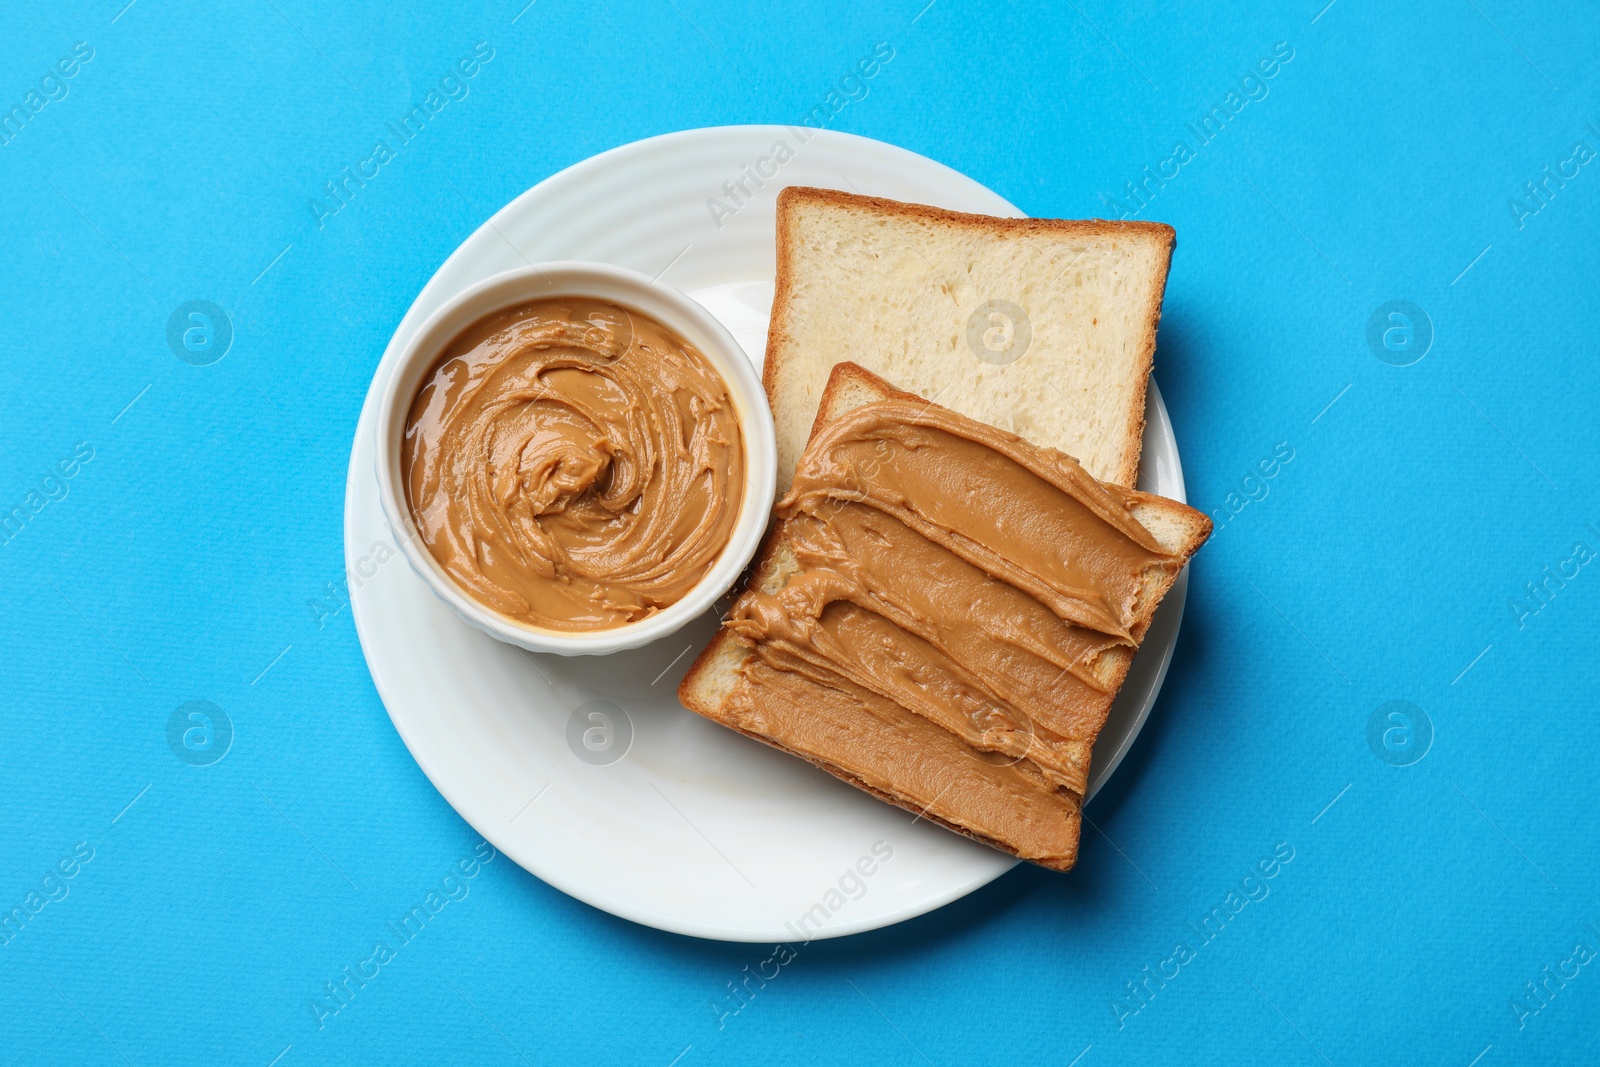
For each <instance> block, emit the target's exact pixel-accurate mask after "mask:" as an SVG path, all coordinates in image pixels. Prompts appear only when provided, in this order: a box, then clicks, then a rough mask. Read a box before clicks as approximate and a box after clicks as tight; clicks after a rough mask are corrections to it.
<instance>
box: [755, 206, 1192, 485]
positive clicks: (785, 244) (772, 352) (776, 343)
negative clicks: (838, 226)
mask: <svg viewBox="0 0 1600 1067" xmlns="http://www.w3.org/2000/svg"><path fill="white" fill-rule="evenodd" d="M804 202H809V203H813V204H831V205H834V206H839V207H856V208H867V209H870V210H873V211H878V212H881V213H883V214H887V215H900V216H903V217H909V218H920V219H929V220H932V221H935V222H945V223H951V224H953V225H958V226H967V227H971V228H974V229H984V230H991V231H1008V232H1020V233H1067V234H1081V235H1086V236H1114V235H1118V234H1123V235H1129V236H1142V237H1146V238H1155V239H1156V240H1157V241H1158V242H1159V247H1160V255H1161V281H1160V283H1159V284H1158V285H1156V287H1155V289H1154V291H1152V292H1151V294H1150V305H1149V306H1148V307H1147V308H1146V309H1145V313H1144V314H1145V318H1147V319H1148V320H1149V323H1150V330H1149V341H1148V343H1147V344H1146V345H1145V350H1144V351H1143V352H1141V353H1139V354H1138V360H1139V363H1140V364H1141V373H1140V374H1139V376H1138V383H1137V384H1136V385H1135V386H1134V390H1133V397H1132V409H1131V410H1130V411H1129V412H1128V423H1127V425H1128V428H1129V429H1130V430H1131V431H1132V436H1131V440H1133V441H1134V447H1133V449H1132V450H1131V451H1130V453H1129V455H1128V456H1127V457H1126V458H1125V459H1124V460H1123V464H1122V469H1120V470H1118V471H1117V472H1116V477H1114V478H1111V479H1109V481H1111V482H1113V483H1114V484H1116V485H1121V486H1123V487H1125V488H1128V489H1132V488H1133V486H1134V484H1135V483H1136V482H1138V480H1139V462H1140V458H1141V456H1142V454H1143V452H1144V424H1145V418H1144V406H1145V393H1146V392H1147V391H1148V389H1149V382H1150V371H1151V368H1152V367H1153V366H1154V365H1155V353H1156V333H1157V331H1158V330H1159V328H1160V325H1161V306H1162V302H1163V301H1164V300H1165V298H1166V292H1167V278H1168V276H1169V275H1170V274H1171V273H1172V251H1173V249H1174V248H1175V247H1176V246H1177V242H1178V232H1177V231H1176V230H1174V229H1173V228H1172V227H1171V226H1169V225H1168V224H1167V223H1164V222H1147V221H1144V220H1139V219H1035V218H1026V217H1024V218H1007V217H1005V216H1001V215H977V214H973V213H971V212H966V211H951V210H949V209H948V208H942V207H934V206H932V205H931V204H912V203H906V202H902V201H899V200H887V199H885V198H883V197H878V196H864V195H862V194H859V193H847V192H844V191H843V190H840V189H821V188H817V187H816V186H809V185H791V186H788V187H786V188H784V189H782V190H780V191H779V193H778V207H777V215H778V222H777V235H778V236H777V269H776V273H775V275H774V283H773V295H772V318H771V321H770V323H769V325H768V327H767V351H766V359H765V361H764V363H763V367H762V371H761V384H762V387H763V388H764V389H765V390H766V393H767V403H769V404H770V405H772V407H773V408H774V409H776V408H777V406H778V382H777V368H778V363H779V360H778V358H777V355H778V352H779V351H780V349H782V348H783V347H784V346H785V345H787V344H788V343H789V290H790V289H791V288H792V286H793V278H792V276H791V274H790V271H789V246H790V243H791V241H792V239H793V236H792V232H791V230H792V225H793V222H792V219H793V214H792V213H793V210H794V208H795V207H797V206H799V205H800V204H801V203H804ZM835 366H838V364H835ZM862 369H863V370H865V368H862ZM867 373H869V374H870V373H871V372H870V371H867ZM824 396H826V394H825V393H824ZM817 410H818V412H821V411H823V410H826V408H825V404H824V403H823V402H819V403H818V406H817ZM815 430H816V425H815V423H813V424H812V431H813V432H815Z"/></svg>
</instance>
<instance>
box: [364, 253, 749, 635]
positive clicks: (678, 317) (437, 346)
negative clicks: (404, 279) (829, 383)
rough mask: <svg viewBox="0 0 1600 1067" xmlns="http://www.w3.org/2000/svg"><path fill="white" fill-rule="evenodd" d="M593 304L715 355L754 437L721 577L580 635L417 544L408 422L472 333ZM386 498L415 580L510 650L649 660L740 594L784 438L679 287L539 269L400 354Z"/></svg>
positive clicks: (382, 486) (463, 307) (474, 299)
mask: <svg viewBox="0 0 1600 1067" xmlns="http://www.w3.org/2000/svg"><path fill="white" fill-rule="evenodd" d="M562 296H583V297H590V298H592V299H596V300H605V301H609V302H610V303H613V304H616V305H618V306H620V307H624V308H627V309H628V310H630V311H636V312H638V313H640V314H642V315H644V316H645V317H647V318H651V319H654V320H655V321H656V322H659V323H660V324H661V325H663V326H665V327H666V328H667V329H668V330H670V331H672V332H673V333H675V334H677V335H678V336H679V337H681V338H683V339H684V340H685V341H687V342H689V344H691V345H693V346H694V347H695V348H697V349H699V350H700V351H701V352H702V353H704V355H705V357H706V359H707V360H709V361H710V363H711V365H712V366H713V367H714V368H716V371H717V373H718V374H720V375H721V376H722V380H723V381H724V382H726V383H727V386H728V395H729V397H730V398H731V399H732V401H733V406H734V411H735V414H736V415H737V417H738V419H739V428H740V430H741V431H742V432H743V435H744V459H745V464H744V469H745V481H744V495H743V498H742V500H741V503H740V505H739V518H738V521H737V522H736V523H735V524H734V527H733V532H732V534H730V535H729V538H728V544H727V546H726V547H725V548H724V549H723V550H722V555H721V556H719V557H718V558H717V562H716V564H715V565H714V566H712V568H711V570H710V571H708V572H707V573H706V576H705V577H704V578H702V579H701V580H700V582H699V584H698V585H696V586H695V587H694V588H693V589H692V590H690V591H689V594H688V595H687V596H685V597H684V598H683V599H682V600H680V601H678V602H677V603H676V604H673V605H672V606H671V607H668V608H666V609H664V610H662V611H660V612H658V613H657V614H655V615H652V616H651V617H650V618H648V619H642V620H640V621H639V622H633V623H628V624H626V625H623V626H617V627H613V628H611V629H608V630H591V631H587V632H578V633H569V632H565V631H558V630H546V629H543V628H541V627H538V626H530V625H529V624H527V623H525V622H520V621H518V620H516V619H513V618H510V617H508V616H505V615H502V614H500V613H499V612H497V611H495V610H494V609H492V608H490V607H488V606H486V605H484V604H482V603H480V602H479V601H477V600H476V599H474V598H473V597H472V596H471V595H470V594H469V593H467V592H466V590H464V589H462V588H461V587H460V586H459V585H457V584H456V582H455V580H454V579H452V578H451V577H450V576H449V575H448V574H446V573H445V571H444V569H443V568H442V567H440V566H439V564H438V562H437V561H435V560H434V558H433V556H432V555H431V554H430V553H429V552H428V549H427V547H426V546H425V545H424V544H423V543H422V541H421V538H420V537H418V536H417V530H416V526H415V524H414V523H413V522H412V520H411V509H410V508H409V507H408V506H407V504H406V496H405V483H404V480H403V478H402V477H401V473H400V446H401V441H402V439H403V437H404V434H405V425H406V417H407V415H408V414H409V413H410V411H411V404H412V401H413V400H415V398H416V395H417V391H418V389H419V388H420V387H421V385H422V380H423V377H424V375H426V374H427V373H428V371H429V370H430V369H432V367H433V365H434V363H435V362H436V361H437V360H438V358H439V357H440V355H442V354H443V353H444V350H445V348H446V347H447V346H448V345H449V344H450V342H452V341H453V340H455V339H456V337H458V336H459V335H460V334H461V332H462V331H463V330H465V329H466V328H467V327H468V326H471V325H472V324H473V323H475V322H477V321H478V320H479V319H481V318H483V317H484V316H486V315H491V314H493V313H495V312H497V311H503V310H505V309H507V308H512V307H516V306H517V305H519V304H525V303H527V302H529V301H531V300H544V299H548V298H553V297H562ZM377 416H378V425H377V436H378V441H377V444H378V448H377V467H378V496H379V499H380V501H381V502H382V504H383V511H384V515H385V517H386V518H387V519H388V520H389V526H390V529H391V530H392V531H393V532H394V535H395V543H396V544H398V545H399V546H400V548H401V551H403V552H404V553H405V557H406V560H407V561H408V562H409V563H410V564H411V567H412V569H413V570H415V571H416V572H417V573H418V574H419V575H421V576H422V578H423V580H424V581H426V582H427V583H428V586H429V587H430V588H431V589H432V590H433V592H434V594H435V595H437V596H438V597H439V599H441V600H443V601H444V602H445V603H446V604H448V605H450V607H451V608H453V609H454V610H455V613H456V614H457V615H459V616H461V618H462V619H464V620H465V621H466V622H468V623H470V624H471V625H473V626H475V627H477V628H478V629H480V630H482V631H483V632H484V633H486V634H489V635H490V636H491V637H497V638H499V639H500V640H502V641H507V642H509V643H511V644H513V645H518V646H520V647H522V648H526V649H529V650H531V651H534V652H554V653H558V654H560V655H565V656H583V655H603V654H605V653H608V652H617V651H620V650H621V649H625V648H638V647H639V646H640V645H645V644H649V643H650V642H651V641H655V640H657V639H659V638H662V637H665V636H667V635H668V634H670V633H672V632H673V631H674V630H676V629H678V628H679V627H680V626H682V625H683V624H684V623H686V622H688V621H690V620H691V619H694V618H697V617H699V616H700V615H701V614H702V613H703V612H704V611H705V610H706V609H707V608H709V607H710V606H711V605H712V603H713V602H714V601H715V600H716V599H717V598H718V597H719V596H721V595H722V594H723V593H725V592H727V590H728V589H730V588H731V587H732V586H733V583H734V581H735V580H736V579H737V578H738V577H739V572H740V571H742V570H743V569H744V566H745V564H747V563H749V562H750V557H751V556H753V555H754V554H755V550H756V546H757V544H758V543H759V542H760V540H761V535H762V533H763V532H764V531H765V530H766V526H767V518H768V516H769V515H770V514H771V511H772V501H773V493H774V491H775V488H776V484H777V469H778V455H777V437H776V432H775V431H774V429H773V425H772V411H771V409H770V408H769V407H768V406H767V396H766V392H765V390H763V389H762V386H761V380H760V379H759V378H758V377H757V376H756V372H755V368H754V367H753V366H752V365H751V363H750V360H749V359H748V358H746V356H745V354H744V351H743V350H742V349H741V348H740V347H739V343H738V342H737V341H735V340H734V339H733V335H732V334H730V333H728V331H727V330H726V329H724V328H723V326H722V324H721V323H719V322H718V321H717V320H716V319H714V318H712V317H711V313H710V312H708V311H706V310H705V308H703V307H701V306H700V305H699V304H697V303H695V302H694V301H693V300H691V299H689V297H687V296H685V295H684V294H683V293H681V292H679V291H678V290H677V289H674V288H672V287H671V286H669V285H663V284H661V283H660V282H657V281H653V280H651V279H650V278H649V277H647V276H646V275H644V274H640V273H639V272H637V271H632V270H625V269H623V268H621V267H612V266H608V265H606V264H603V263H580V262H576V261H570V260H569V261H562V262H554V263H536V264H533V265H531V266H528V267H521V268H518V269H516V270H509V271H506V272H505V273H503V274H496V275H494V276H493V277H491V278H487V279H485V280H484V281H482V282H479V283H478V284H477V285H474V286H472V287H471V288H469V289H467V290H466V291H464V292H462V293H461V294H459V295H458V296H456V297H454V298H452V299H451V300H449V301H447V302H446V303H445V304H444V305H443V306H442V307H440V308H439V309H438V310H437V311H435V312H434V313H433V314H432V315H431V316H429V318H428V320H427V321H426V322H425V323H423V325H422V327H421V329H419V330H418V331H417V332H416V334H415V335H414V336H413V337H412V338H411V340H410V341H409V342H408V343H407V344H406V346H405V348H404V349H402V350H401V352H400V358H399V361H398V362H397V363H396V365H395V367H394V371H393V373H391V374H390V376H389V380H388V381H387V382H385V383H384V385H383V387H382V393H381V394H380V396H379V398H378V410H377Z"/></svg>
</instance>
